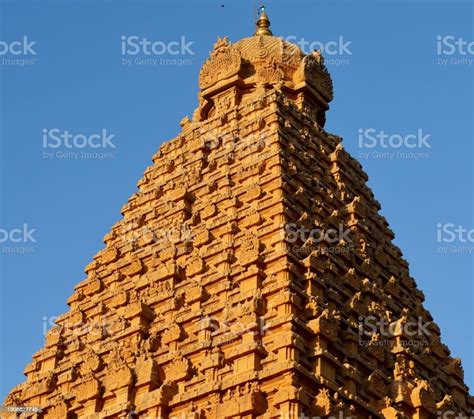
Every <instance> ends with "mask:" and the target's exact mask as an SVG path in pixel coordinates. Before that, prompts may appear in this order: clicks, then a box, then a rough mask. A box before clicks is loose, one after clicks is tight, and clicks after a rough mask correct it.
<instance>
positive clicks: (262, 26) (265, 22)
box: [254, 6, 273, 36]
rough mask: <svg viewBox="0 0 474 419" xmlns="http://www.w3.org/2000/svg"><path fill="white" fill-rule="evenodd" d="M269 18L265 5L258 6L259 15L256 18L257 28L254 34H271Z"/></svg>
mask: <svg viewBox="0 0 474 419" xmlns="http://www.w3.org/2000/svg"><path fill="white" fill-rule="evenodd" d="M269 27H270V19H269V18H268V15H267V13H266V12H265V6H262V7H261V8H260V17H259V18H258V20H257V30H256V31H255V34H254V36H260V35H267V36H272V35H273V33H272V31H271V30H270V29H268V28H269Z"/></svg>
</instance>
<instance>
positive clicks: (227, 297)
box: [2, 13, 474, 419]
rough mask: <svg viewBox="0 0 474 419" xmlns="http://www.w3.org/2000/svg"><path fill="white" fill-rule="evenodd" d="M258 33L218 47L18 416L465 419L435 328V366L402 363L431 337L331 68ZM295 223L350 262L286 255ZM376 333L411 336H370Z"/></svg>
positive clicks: (33, 373)
mask: <svg viewBox="0 0 474 419" xmlns="http://www.w3.org/2000/svg"><path fill="white" fill-rule="evenodd" d="M260 19H261V20H260V23H259V30H260V32H259V35H258V36H252V37H249V38H245V39H242V40H240V41H238V42H235V43H233V44H232V43H230V42H229V40H228V39H227V38H224V39H220V40H218V42H217V43H216V45H215V47H214V50H213V51H212V53H211V56H210V58H209V60H207V61H206V63H205V64H204V65H203V67H202V70H201V73H200V76H199V84H200V88H201V91H200V93H199V107H198V109H197V110H196V112H194V115H193V120H192V121H191V120H189V118H184V119H183V120H182V123H181V125H182V132H181V133H180V134H179V135H178V136H177V137H176V138H175V139H173V140H171V141H168V142H166V143H164V144H163V145H162V146H161V147H160V149H159V150H158V152H157V153H155V155H154V156H153V164H152V165H151V166H149V167H148V168H147V169H146V170H145V174H144V176H143V178H142V179H141V180H140V181H139V182H138V184H137V186H138V191H137V193H136V194H134V195H133V196H132V197H131V198H130V199H129V201H128V202H127V204H126V205H124V206H123V208H122V212H123V216H124V217H123V219H122V220H121V221H119V222H118V223H116V224H115V225H114V226H113V228H112V230H111V232H110V233H109V234H107V235H106V236H105V242H106V247H105V249H102V250H100V251H99V252H98V254H97V256H95V258H94V260H93V261H92V262H91V263H90V264H89V265H88V266H87V267H86V269H85V272H86V274H87V278H86V279H85V280H84V281H82V282H80V283H79V284H78V285H77V286H76V287H75V292H74V294H73V296H72V297H71V298H70V299H69V300H68V304H70V307H71V309H70V311H69V312H68V313H66V314H65V315H62V316H60V317H59V318H58V319H57V324H58V329H53V331H52V332H50V333H49V334H48V335H47V338H46V342H45V346H44V348H43V349H41V350H40V351H38V352H37V353H35V354H34V355H33V359H32V362H31V364H29V365H28V366H27V367H26V369H25V374H26V377H27V378H26V381H25V383H23V384H21V385H20V386H17V387H15V388H14V389H12V391H11V393H10V394H9V395H8V397H7V398H6V400H5V404H6V405H10V406H11V405H15V406H40V407H42V408H43V409H44V413H42V414H43V415H44V416H45V418H49V417H52V418H66V417H68V415H69V417H75V418H95V417H105V418H118V417H126V416H127V415H128V414H129V412H131V411H135V412H137V415H138V416H140V417H142V416H143V417H170V418H174V417H183V415H186V414H187V415H188V416H189V417H201V418H203V417H206V418H209V419H220V418H239V417H242V418H256V417H259V418H270V417H272V418H276V417H277V416H278V415H279V414H280V413H281V412H287V413H288V415H292V417H293V416H294V417H298V415H301V414H303V415H306V416H308V417H311V416H313V417H314V416H320V417H328V416H330V415H332V416H335V417H338V416H341V415H340V414H342V415H343V416H344V417H349V416H350V417H357V418H368V417H374V418H375V417H386V418H403V419H407V418H434V417H436V416H437V410H438V411H439V412H447V411H452V412H456V413H460V414H463V415H464V416H465V417H468V416H469V415H470V412H471V410H472V409H473V408H474V403H473V399H472V398H470V397H469V394H468V391H467V388H466V386H465V384H464V382H463V370H462V366H461V363H460V361H459V360H457V359H454V358H452V357H451V356H450V353H449V349H448V348H447V347H446V345H444V344H442V343H441V341H440V338H439V335H440V331H439V328H437V326H436V325H434V324H432V325H430V338H429V339H427V340H426V343H425V344H426V345H428V346H426V347H424V348H416V347H413V348H405V347H403V345H400V344H393V342H394V341H400V340H401V338H402V337H404V335H403V333H402V331H403V329H404V328H403V327H402V326H403V324H405V323H404V322H406V321H409V320H413V318H414V317H415V316H421V317H422V318H423V319H429V320H430V321H431V320H432V319H431V317H430V316H429V313H427V311H426V310H425V309H424V308H423V305H422V303H423V294H422V293H421V292H420V291H419V290H418V289H417V288H416V284H415V282H414V280H412V279H411V277H410V273H409V269H408V264H407V262H406V261H404V259H403V258H402V254H401V251H400V250H399V249H398V248H397V247H396V246H395V245H394V244H393V243H392V241H391V240H393V232H392V231H391V230H390V228H389V227H388V225H387V222H386V220H385V219H384V218H383V217H382V216H381V215H380V214H379V211H380V204H379V203H378V202H377V201H376V200H375V198H374V196H373V193H372V192H371V190H370V189H369V187H368V186H367V184H366V182H367V175H366V174H365V173H364V172H363V170H362V167H361V165H360V164H359V163H358V162H357V161H356V160H355V159H354V158H352V157H351V156H350V155H349V153H347V152H346V151H345V149H344V147H343V145H342V143H341V138H339V137H337V136H335V135H331V134H328V133H327V132H326V131H325V130H324V129H323V127H324V120H325V114H326V111H327V110H328V106H329V102H330V101H331V99H332V97H333V90H332V81H331V78H330V75H329V73H328V71H327V69H326V67H325V65H324V60H323V58H322V56H321V54H320V53H319V52H313V53H311V54H305V53H304V52H303V51H301V50H300V49H299V48H298V46H296V45H293V44H291V43H290V42H287V41H284V40H283V39H280V38H279V37H276V36H271V35H270V34H269V30H268V26H269V20H268V16H266V15H264V14H263V13H262V16H261V18H260ZM262 32H263V33H262ZM255 138H257V139H259V140H260V139H263V140H261V141H260V142H259V144H255V141H254V139H255ZM227 146H229V147H227ZM290 223H291V224H295V226H297V227H304V228H305V229H310V231H311V230H313V229H314V228H320V229H321V230H322V231H327V230H329V229H336V230H337V228H338V226H343V227H344V228H346V227H347V228H349V229H350V238H351V243H349V240H337V243H331V246H327V243H323V242H321V241H320V242H318V241H317V240H316V239H315V237H313V238H312V239H311V238H308V237H307V236H305V237H303V234H299V235H300V236H301V237H298V238H297V240H296V241H292V242H291V243H289V242H290V240H287V241H285V237H284V234H283V235H282V232H283V233H285V231H284V230H285V226H287V225H288V224H290ZM183 229H186V231H187V232H189V233H190V234H189V235H186V234H182V233H183ZM177 231H179V232H181V234H179V237H178V236H177V235H176V234H175V233H176V232H177ZM161 233H163V234H161ZM290 244H291V245H290ZM302 244H305V246H301V245H302ZM343 248H344V249H345V248H349V250H350V251H347V252H345V251H343ZM306 249H309V250H306ZM368 316H371V317H372V320H374V319H373V318H375V319H376V320H387V321H388V322H393V321H395V320H398V326H399V330H396V333H395V336H392V335H388V336H387V333H383V332H382V331H381V330H374V331H373V333H369V334H363V333H359V326H360V322H361V321H363V320H364V319H367V318H368ZM372 324H373V322H372ZM98 332H99V333H98ZM102 332H103V333H102ZM362 332H363V330H362ZM369 336H370V337H369ZM398 343H399V342H398ZM61 395H63V398H61ZM5 416H6V417H8V416H7V415H5ZM2 417H3V413H2Z"/></svg>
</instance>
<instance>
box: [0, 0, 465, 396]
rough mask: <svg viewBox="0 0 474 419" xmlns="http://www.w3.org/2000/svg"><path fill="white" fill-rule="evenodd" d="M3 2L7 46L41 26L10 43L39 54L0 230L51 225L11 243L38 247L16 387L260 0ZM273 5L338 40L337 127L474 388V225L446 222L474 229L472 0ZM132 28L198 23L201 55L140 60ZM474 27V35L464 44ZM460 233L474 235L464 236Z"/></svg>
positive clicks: (12, 122) (2, 351) (12, 135)
mask: <svg viewBox="0 0 474 419" xmlns="http://www.w3.org/2000/svg"><path fill="white" fill-rule="evenodd" d="M0 4H1V9H0V11H1V15H0V16H1V21H0V41H2V43H0V53H1V52H2V51H5V48H9V47H11V43H12V42H15V41H18V40H20V41H23V40H24V38H25V37H26V40H27V41H26V43H28V42H34V44H33V45H32V46H31V48H32V49H33V51H34V52H35V53H36V55H34V54H32V53H31V52H30V50H28V49H26V52H27V53H28V54H27V55H14V54H12V53H11V52H6V53H4V54H3V55H0V60H2V59H9V60H14V59H24V60H29V63H30V64H29V65H24V66H20V65H19V63H16V64H12V63H5V61H2V63H1V65H0V74H1V77H0V80H1V81H0V83H1V84H0V86H1V90H0V100H1V103H0V121H1V125H0V126H1V154H0V158H1V163H0V164H1V175H0V176H1V187H0V193H1V223H0V228H1V230H0V233H1V232H2V231H3V232H5V231H6V232H12V231H13V230H15V229H18V228H19V229H21V230H23V228H24V225H26V229H27V230H28V231H29V233H30V236H29V237H32V238H33V239H34V240H36V241H35V242H33V241H32V240H28V235H26V239H27V241H26V242H24V243H20V244H18V243H11V241H10V242H8V241H7V242H4V243H0V246H2V245H3V246H18V245H20V246H22V247H23V248H25V251H26V250H28V251H29V253H24V254H14V253H7V252H5V251H4V250H3V251H2V252H1V253H0V257H1V264H2V266H1V285H0V286H1V294H0V304H1V323H0V324H1V345H0V371H1V376H0V381H1V382H0V384H1V388H0V397H1V398H2V399H3V396H4V395H5V394H6V393H7V392H8V390H9V389H10V388H11V387H12V386H13V385H15V384H18V383H19V382H21V381H22V380H23V376H22V371H23V368H24V367H25V365H26V364H27V363H29V362H30V360H31V356H32V354H33V353H34V352H36V351H37V350H38V349H40V347H41V346H42V343H43V327H44V324H43V323H44V320H43V319H44V318H47V319H49V318H50V317H52V316H57V315H59V314H61V313H63V312H65V311H67V306H66V304H65V302H66V299H67V298H68V297H69V296H70V295H71V293H72V290H73V286H74V285H75V284H76V283H78V282H79V281H81V280H83V279H84V278H85V276H84V274H83V268H84V267H85V266H86V265H87V264H88V263H89V262H90V261H91V259H92V257H93V255H94V254H95V253H96V252H97V251H98V250H99V249H101V248H102V247H103V244H102V237H103V236H104V235H105V234H106V233H107V231H108V230H109V228H110V227H111V226H112V225H113V224H114V223H115V222H116V221H117V220H118V219H119V218H120V208H121V206H122V205H123V204H124V203H125V202H126V200H127V199H128V197H129V196H130V195H131V194H132V193H133V192H134V191H135V190H136V182H137V181H138V179H139V178H140V177H141V175H142V173H143V171H144V170H145V168H146V167H147V166H148V165H150V164H151V156H152V154H153V153H154V152H155V151H156V150H157V149H158V147H159V146H160V144H161V143H162V142H163V141H166V140H168V139H171V138H173V137H174V136H175V135H177V134H178V133H179V130H180V127H179V122H180V120H181V119H182V118H183V117H184V116H185V115H189V116H191V115H192V113H193V110H194V108H195V107H196V105H197V89H198V88H197V79H198V74H199V69H200V66H201V64H202V63H203V61H204V60H205V59H206V57H207V56H208V53H209V51H210V50H211V49H212V46H213V44H214V42H215V41H216V39H217V36H218V35H220V36H223V35H228V36H229V38H230V40H232V41H235V40H238V39H240V38H242V37H246V36H249V35H251V34H252V32H253V22H252V16H253V5H252V1H242V0H238V1H237V0H234V1H230V0H219V1H210V0H208V1H179V0H175V1H141V0H138V1H137V0H134V1H131V0H130V1H128V2H125V1H113V2H112V1H100V0H96V1H94V2H93V1H83V2H71V1H48V0H46V1H42V2H36V1H18V0H15V1H13V0H11V1H9V0H2V1H1V3H0ZM222 6H224V7H222ZM267 10H268V13H269V15H270V18H271V20H272V30H273V31H274V33H275V34H276V35H279V36H284V37H287V36H293V37H294V38H293V39H296V40H299V41H301V40H304V41H305V42H308V43H310V44H311V43H315V42H316V43H320V44H323V45H325V46H327V47H329V49H328V52H329V53H331V55H327V54H326V58H327V59H328V68H329V70H330V72H331V74H332V77H333V81H334V91H335V98H334V101H333V102H332V104H331V109H330V111H329V112H328V113H327V124H326V129H327V130H328V131H330V132H333V133H335V134H337V135H340V136H342V137H343V138H344V141H343V144H344V146H345V147H346V148H347V150H348V151H349V152H351V154H353V155H354V156H356V157H357V158H358V159H359V160H360V161H361V163H362V165H363V167H364V169H365V170H366V172H367V173H368V174H369V177H370V180H369V185H370V187H371V188H373V190H374V193H375V196H376V198H377V199H378V200H379V201H380V203H381V205H382V214H383V215H384V216H385V217H386V218H387V219H388V221H389V223H390V225H391V228H392V230H393V231H394V232H395V234H396V239H395V242H396V244H397V245H398V246H400V248H401V249H402V251H403V253H404V256H405V258H406V259H407V260H408V261H409V262H410V269H411V274H412V276H413V277H414V278H415V279H416V281H417V283H418V286H419V287H420V288H421V289H422V290H423V292H424V293H425V295H426V302H425V306H426V307H427V308H428V309H429V310H430V312H431V313H432V315H433V317H434V319H435V321H436V322H437V323H438V324H439V326H440V328H441V331H442V339H443V341H444V342H445V343H446V344H447V345H448V346H449V347H450V349H451V351H452V354H453V356H459V357H461V358H462V359H463V365H464V369H465V374H466V382H467V383H468V384H469V385H470V386H471V387H472V386H473V384H474V375H473V365H474V359H473V353H474V345H473V318H474V316H473V314H474V313H473V306H472V299H473V254H472V253H469V252H472V251H473V248H474V241H472V240H469V239H468V240H466V241H463V240H464V236H466V234H464V236H463V235H462V234H456V237H455V241H454V242H442V243H440V242H438V238H437V237H438V231H437V229H438V227H437V226H438V224H441V225H442V228H446V229H454V228H457V227H461V228H462V229H466V230H470V229H473V228H474V223H473V215H472V214H473V183H474V182H473V169H472V166H473V157H474V156H473V146H472V139H473V109H474V106H473V102H472V98H473V69H474V63H473V60H474V45H471V46H470V47H471V48H469V47H468V45H469V42H471V41H473V40H474V36H473V33H472V32H473V29H472V28H473V18H474V17H473V6H472V2H471V1H468V0H466V1H453V0H449V1H448V0H446V1H429V2H428V1H406V2H405V1H397V2H395V1H393V2H392V1H382V0H380V1H357V2H351V1H339V0H336V1H334V0H331V1H318V2H316V1H295V0H292V1H276V0H269V1H268V2H267ZM122 36H138V37H139V38H143V37H147V38H148V39H150V40H153V41H158V42H163V43H169V42H174V41H181V39H182V37H184V39H185V42H192V44H191V46H190V47H189V48H190V50H191V51H192V54H191V53H189V52H188V51H187V50H186V51H185V54H184V55H181V54H180V55H178V56H175V55H170V54H165V55H162V56H160V58H165V59H182V60H184V61H185V64H183V65H177V64H167V65H166V64H159V65H155V66H153V65H147V64H143V63H141V64H136V63H133V65H130V66H128V65H123V61H122V60H123V59H124V58H128V59H130V58H133V59H135V58H137V56H133V57H130V56H125V57H124V56H122V54H121V37H122ZM438 37H441V41H439V38H438ZM449 37H452V38H449ZM459 39H461V44H462V42H465V44H462V45H461V46H453V42H454V41H456V40H459ZM347 42H349V44H347ZM439 42H442V45H441V47H439V45H438V43H439ZM334 45H336V49H333V46H334ZM344 45H345V47H343V46H344ZM438 47H439V48H438ZM440 48H441V50H442V51H441V53H440V54H438V52H439V51H438V50H439V49H440ZM15 51H17V49H16V47H15V45H13V52H15ZM22 52H24V51H22ZM332 52H336V54H332ZM140 57H141V58H148V57H145V56H143V55H140V56H139V57H138V58H140ZM443 60H446V61H443ZM463 60H467V61H463ZM469 60H471V61H469ZM338 63H339V65H338ZM469 63H471V65H469ZM54 128H57V129H58V130H60V131H61V132H64V131H66V130H67V131H68V132H70V133H72V134H74V135H76V134H83V135H86V136H89V135H92V134H96V133H98V134H100V133H102V131H103V130H104V129H105V130H106V133H107V134H113V135H114V137H113V139H112V142H113V144H114V145H115V148H112V147H109V148H108V149H107V150H105V151H106V152H110V153H112V157H111V158H108V159H98V158H94V159H85V158H77V159H74V158H66V157H65V156H64V155H62V157H61V158H57V157H54V158H52V159H49V158H47V157H46V158H45V154H44V153H45V152H56V151H58V150H57V149H45V148H43V137H42V136H43V131H42V130H43V129H54ZM370 129H372V131H370V132H375V133H380V132H381V131H383V132H384V133H386V134H387V135H388V136H392V137H391V145H392V146H391V147H389V148H388V149H387V148H384V147H382V145H381V143H380V142H379V143H377V144H376V146H375V147H373V148H370V147H368V146H367V144H371V143H372V140H367V139H366V138H365V137H364V139H362V140H360V139H359V131H360V130H362V132H364V133H365V132H367V131H366V130H370ZM420 130H421V133H422V134H421V137H422V136H423V135H426V134H428V135H429V138H428V140H427V141H428V144H429V145H430V146H431V147H430V148H429V147H426V146H424V145H423V142H421V146H420V147H416V148H414V149H411V148H408V147H406V146H405V145H403V146H402V147H400V148H397V147H395V146H394V144H396V141H398V138H400V137H406V136H407V135H411V134H413V135H415V136H418V134H419V133H420ZM364 135H365V134H364ZM361 143H362V145H363V146H362V147H361ZM403 144H407V143H403ZM410 144H411V143H410ZM61 150H62V151H70V150H69V149H64V148H61ZM73 151H74V152H78V151H82V150H77V149H74V150H73ZM87 151H89V152H90V151H96V150H95V149H90V148H88V149H87ZM99 151H104V150H103V149H99ZM386 152H389V153H395V154H394V155H393V157H390V155H389V154H388V155H387V154H382V153H386ZM397 152H402V153H403V152H405V153H406V152H414V153H423V156H424V157H422V158H418V159H416V158H415V156H414V155H408V157H407V155H405V157H401V156H400V155H397ZM362 153H368V154H362ZM451 225H452V227H450V226H451ZM446 226H447V227H446ZM33 230H34V231H33ZM473 235H474V234H473ZM2 237H4V234H0V240H1V238H2ZM14 237H15V238H16V237H17V236H16V235H15V236H14ZM442 237H443V238H446V237H452V235H450V234H448V233H447V232H444V233H442ZM453 245H455V246H456V248H455V249H459V248H461V249H462V250H461V251H456V252H454V250H453V247H452V246H453ZM442 252H446V253H442Z"/></svg>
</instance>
